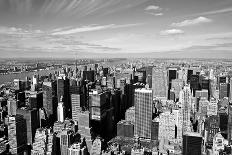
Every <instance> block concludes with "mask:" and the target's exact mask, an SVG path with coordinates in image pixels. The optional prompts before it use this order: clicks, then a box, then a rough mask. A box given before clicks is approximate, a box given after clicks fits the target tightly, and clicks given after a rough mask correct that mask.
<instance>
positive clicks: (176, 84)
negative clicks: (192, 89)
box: [171, 79, 184, 99]
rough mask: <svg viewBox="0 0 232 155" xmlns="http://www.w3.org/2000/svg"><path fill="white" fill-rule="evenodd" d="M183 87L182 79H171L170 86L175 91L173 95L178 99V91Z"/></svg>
mask: <svg viewBox="0 0 232 155" xmlns="http://www.w3.org/2000/svg"><path fill="white" fill-rule="evenodd" d="M183 87H184V82H183V80H182V79H174V80H172V86H171V88H173V91H174V93H175V97H176V98H178V99H179V93H180V91H181V90H182V88H183Z"/></svg>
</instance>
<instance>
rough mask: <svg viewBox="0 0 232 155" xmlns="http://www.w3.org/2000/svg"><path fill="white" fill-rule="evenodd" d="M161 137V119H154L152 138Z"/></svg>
mask: <svg viewBox="0 0 232 155" xmlns="http://www.w3.org/2000/svg"><path fill="white" fill-rule="evenodd" d="M158 138H159V120H158V119H153V120H152V125H151V140H158Z"/></svg>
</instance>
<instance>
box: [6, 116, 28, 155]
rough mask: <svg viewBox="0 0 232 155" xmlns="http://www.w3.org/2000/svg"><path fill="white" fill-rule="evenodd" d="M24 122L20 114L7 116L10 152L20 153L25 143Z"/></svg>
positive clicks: (20, 154) (23, 149) (19, 154)
mask: <svg viewBox="0 0 232 155" xmlns="http://www.w3.org/2000/svg"><path fill="white" fill-rule="evenodd" d="M26 128H27V127H26V122H25V120H24V118H23V116H21V115H16V116H10V117H8V141H9V146H10V150H9V151H10V152H11V154H14V155H16V154H17V155H22V154H23V152H24V151H25V149H26V145H27V133H26V130H25V129H26Z"/></svg>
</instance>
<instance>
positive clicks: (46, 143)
mask: <svg viewBox="0 0 232 155" xmlns="http://www.w3.org/2000/svg"><path fill="white" fill-rule="evenodd" d="M52 153H53V133H52V132H51V129H46V128H38V129H37V130H36V134H35V141H34V143H33V144H32V150H31V154H32V155H38V154H41V155H42V154H52ZM54 153H55V152H54Z"/></svg>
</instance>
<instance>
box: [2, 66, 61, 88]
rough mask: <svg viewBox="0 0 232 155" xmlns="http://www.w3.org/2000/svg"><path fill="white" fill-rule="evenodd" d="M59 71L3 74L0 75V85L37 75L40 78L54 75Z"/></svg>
mask: <svg viewBox="0 0 232 155" xmlns="http://www.w3.org/2000/svg"><path fill="white" fill-rule="evenodd" d="M59 70H60V69H54V70H39V71H34V72H32V71H31V72H22V73H11V74H5V75H3V74H2V75H0V85H1V84H4V83H6V82H12V81H13V80H14V79H20V80H24V79H25V78H26V77H30V78H31V77H32V76H33V75H34V74H39V75H40V76H43V75H48V74H49V73H54V72H55V71H59Z"/></svg>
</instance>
